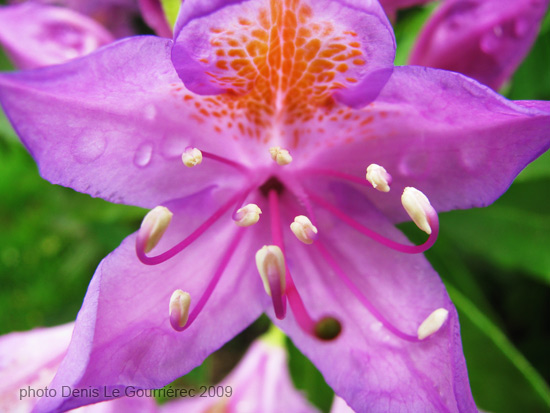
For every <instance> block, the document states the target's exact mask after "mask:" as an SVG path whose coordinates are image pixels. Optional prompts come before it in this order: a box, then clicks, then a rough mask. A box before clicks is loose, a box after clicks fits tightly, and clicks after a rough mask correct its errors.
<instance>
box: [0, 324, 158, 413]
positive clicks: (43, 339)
mask: <svg viewBox="0 0 550 413" xmlns="http://www.w3.org/2000/svg"><path fill="white" fill-rule="evenodd" d="M73 328H74V323H69V324H64V325H62V326H58V327H51V328H38V329H35V330H32V331H25V332H17V333H10V334H7V335H4V336H0V411H2V412H10V413H19V412H20V413H28V412H30V411H31V410H32V409H33V407H34V406H35V404H36V403H37V401H38V400H39V399H40V397H48V396H51V394H52V392H51V390H50V389H49V388H48V387H47V386H48V384H49V383H50V381H51V380H52V378H53V376H54V375H55V372H56V370H57V368H58V367H59V364H60V363H61V360H63V357H64V356H65V353H66V352H67V347H68V346H69V342H70V341H71V335H72V332H73ZM66 391H67V390H66ZM45 393H46V396H43V395H44V394H45ZM76 411H78V412H79V413H86V412H88V413H117V412H134V413H156V412H157V407H156V404H155V400H154V399H151V398H121V399H117V400H114V401H111V402H105V403H99V404H95V405H92V406H85V407H82V408H80V409H77V410H76Z"/></svg>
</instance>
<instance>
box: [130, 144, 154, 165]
mask: <svg viewBox="0 0 550 413" xmlns="http://www.w3.org/2000/svg"><path fill="white" fill-rule="evenodd" d="M152 155H153V145H151V144H150V143H148V142H143V143H142V144H141V145H139V147H138V148H137V150H136V153H135V154H134V164H135V165H136V166H139V167H140V168H143V167H145V166H147V165H149V162H151V157H152Z"/></svg>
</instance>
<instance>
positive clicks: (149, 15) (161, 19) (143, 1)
mask: <svg viewBox="0 0 550 413" xmlns="http://www.w3.org/2000/svg"><path fill="white" fill-rule="evenodd" d="M138 4H139V8H140V10H141V15H142V16H143V19H144V20H145V22H146V23H147V24H148V25H149V27H151V28H152V29H153V30H154V31H155V33H156V34H158V35H159V36H161V37H167V38H172V29H171V28H170V25H169V24H168V20H166V14H164V10H163V9H162V5H161V3H160V0H138Z"/></svg>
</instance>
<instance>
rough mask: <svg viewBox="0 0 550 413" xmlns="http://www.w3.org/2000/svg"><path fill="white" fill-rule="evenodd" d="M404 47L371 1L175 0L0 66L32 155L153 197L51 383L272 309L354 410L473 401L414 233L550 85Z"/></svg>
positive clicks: (78, 180)
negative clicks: (163, 35) (78, 48)
mask: <svg viewBox="0 0 550 413" xmlns="http://www.w3.org/2000/svg"><path fill="white" fill-rule="evenodd" d="M394 52H395V43H394V38H393V33H392V30H391V26H390V25H389V23H388V21H387V19H386V17H385V15H384V13H383V11H382V10H381V8H380V6H379V4H378V3H377V2H362V1H358V0H357V1H356V0H316V1H307V0H285V1H276V0H271V1H269V0H249V1H222V0H217V1H200V0H186V1H185V2H184V3H183V4H182V8H181V10H180V14H179V17H178V23H177V24H176V27H175V37H174V41H172V40H168V39H160V38H155V37H138V38H130V39H126V40H124V41H120V42H117V43H114V44H111V45H109V46H107V47H106V48H103V49H101V50H100V51H98V52H96V53H93V54H91V55H89V56H86V57H84V58H81V59H78V60H74V61H71V62H69V63H67V64H65V65H61V66H56V67H49V68H44V69H40V70H36V71H29V72H21V73H13V74H4V75H1V76H0V101H1V102H2V105H3V107H4V109H5V111H6V113H7V116H8V117H9V119H10V120H11V122H12V123H13V125H14V127H15V128H16V130H17V132H18V133H19V135H20V136H21V138H22V140H23V142H24V143H25V145H26V146H27V148H28V149H29V151H30V152H31V153H32V155H33V156H34V157H35V159H36V160H37V162H38V165H39V168H40V172H41V174H42V176H44V177H45V178H46V179H49V180H50V181H51V182H53V183H56V184H62V185H66V186H70V187H72V188H74V189H76V190H78V191H82V192H86V193H89V194H91V195H93V196H99V197H103V198H105V199H107V200H110V201H114V202H120V203H127V204H132V205H138V206H142V207H146V208H153V209H152V211H151V212H150V213H149V214H147V216H146V217H145V219H144V221H143V224H142V226H141V229H140V230H139V231H138V233H137V234H134V235H131V236H130V237H128V238H127V239H126V240H125V241H124V242H123V243H122V244H121V246H120V247H119V248H117V249H116V250H115V251H114V252H113V253H112V254H110V255H109V256H108V257H107V258H105V259H104V260H103V261H102V263H101V264H100V266H99V267H98V269H97V271H96V274H95V275H94V277H93V279H92V281H91V284H90V286H89V289H88V292H87V295H86V298H85V300H84V303H83V307H82V309H81V311H80V313H79V315H78V319H77V322H76V326H75V332H74V336H73V340H72V342H71V345H70V347H69V350H68V353H67V356H66V358H65V359H64V361H63V363H62V365H61V366H60V368H59V371H58V373H57V375H56V377H55V379H54V380H53V382H52V386H53V388H59V387H60V386H63V385H70V386H72V387H73V388H78V387H87V386H101V388H104V389H108V390H109V391H111V390H112V389H115V388H121V387H122V386H125V385H133V386H139V387H143V388H154V387H161V386H163V385H166V384H167V383H169V382H171V381H172V380H174V379H175V378H177V377H179V376H180V375H182V374H184V373H186V372H188V371H190V370H191V369H192V368H193V367H195V366H197V365H199V364H200V363H201V362H202V361H203V360H204V358H205V357H206V356H207V355H208V354H209V353H211V352H212V351H214V350H216V349H217V348H219V347H220V346H221V345H222V344H223V343H225V342H226V341H227V340H229V339H230V338H231V337H233V336H234V335H235V334H237V333H238V332H239V331H241V330H242V329H243V328H245V327H246V326H247V325H248V324H249V323H251V322H252V321H253V320H255V319H256V318H257V317H258V316H259V315H260V314H261V313H262V312H264V311H266V312H267V314H268V315H269V316H270V317H271V318H272V319H273V320H274V322H275V323H276V324H278V325H279V326H280V327H281V328H282V329H283V330H284V331H285V332H286V333H287V334H288V335H289V336H290V337H291V338H292V340H293V341H294V342H295V344H296V345H297V346H298V347H299V348H300V349H301V350H302V351H303V353H304V354H306V356H308V357H309V358H310V359H311V360H312V361H313V363H314V364H315V365H316V366H317V367H318V368H319V370H320V371H321V372H322V373H323V375H324V377H325V379H326V381H327V383H328V384H329V385H330V386H331V387H332V388H333V389H334V390H335V392H336V393H337V394H338V395H339V396H341V397H342V398H344V399H345V400H346V402H347V403H348V404H349V406H350V407H351V408H353V409H354V410H357V411H397V410H407V411H448V412H456V411H461V412H466V411H476V406H475V404H474V402H473V399H472V396H471V392H470V389H469V384H468V378H467V372H466V366H465V362H464V358H463V355H462V348H461V343H460V333H459V325H458V318H457V314H456V310H455V309H454V307H453V305H452V303H451V301H450V299H449V297H448V295H447V293H446V291H445V288H444V286H443V284H442V283H441V281H440V279H439V277H438V275H437V274H436V273H435V271H434V270H433V269H432V268H431V266H430V265H429V263H428V262H427V261H426V259H425V258H424V257H423V256H422V254H418V253H420V252H422V251H424V250H425V249H426V248H428V247H429V246H430V245H432V244H433V242H434V241H435V238H436V237H437V233H438V219H437V213H436V211H446V210H449V209H453V208H470V207H477V206H485V205H488V204H490V203H491V202H493V201H494V200H495V199H496V198H497V197H499V196H500V195H501V194H502V193H503V192H504V191H505V190H506V188H507V187H508V186H509V185H510V183H511V182H512V180H513V178H514V177H515V176H516V175H517V174H518V173H519V171H520V170H521V169H522V168H523V167H524V166H525V165H526V164H527V163H529V162H530V161H531V160H533V159H534V158H536V157H537V156H538V155H539V154H541V153H542V152H543V151H545V150H546V149H547V148H548V146H549V145H550V136H549V135H548V133H547V131H548V126H549V124H550V104H548V103H547V102H535V101H530V102H510V101H508V100H506V99H504V98H502V97H501V96H499V95H498V94H496V93H494V92H493V91H491V90H490V89H488V88H486V87H485V86H482V85H480V84H478V83H477V82H475V81H473V80H471V79H469V78H466V77H464V76H462V75H459V74H457V73H452V72H446V71H442V70H435V69H427V68H421V67H396V68H393V66H392V62H393V59H394ZM409 217H410V218H412V219H413V220H414V222H415V223H416V224H417V225H418V227H419V228H421V229H422V230H424V231H425V232H426V233H428V234H429V236H428V238H427V241H426V243H425V244H422V245H419V246H414V245H411V244H410V243H409V242H408V241H407V239H406V238H405V237H404V236H403V235H402V234H400V232H399V231H398V230H397V229H396V228H395V227H394V224H395V223H397V222H402V221H404V220H407V219H409ZM291 225H292V226H291ZM105 397H106V396H105V395H104V394H102V395H101V396H100V397H98V398H97V399H96V400H97V401H99V400H102V399H103V398H105ZM84 402H86V401H83V400H80V399H77V398H72V397H67V398H60V397H58V398H56V399H52V398H50V399H42V400H41V401H40V402H39V404H38V405H37V411H51V410H62V409H69V408H73V407H76V406H79V405H80V404H82V403H84Z"/></svg>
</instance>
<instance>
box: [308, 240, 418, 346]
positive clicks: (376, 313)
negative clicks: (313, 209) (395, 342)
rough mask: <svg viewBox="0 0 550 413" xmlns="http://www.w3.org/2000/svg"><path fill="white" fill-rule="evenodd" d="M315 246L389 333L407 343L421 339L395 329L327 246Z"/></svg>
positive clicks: (320, 244) (316, 244)
mask: <svg viewBox="0 0 550 413" xmlns="http://www.w3.org/2000/svg"><path fill="white" fill-rule="evenodd" d="M315 246H316V247H317V249H318V250H319V252H320V253H321V255H322V256H323V258H324V259H325V261H326V262H327V264H328V265H329V266H330V267H331V268H332V270H333V271H334V273H336V275H337V276H338V277H339V278H340V280H342V282H343V283H344V284H345V285H346V287H347V288H348V289H349V290H350V291H351V292H352V293H353V295H355V297H356V298H357V299H358V300H359V301H360V302H361V304H363V306H364V307H365V308H366V309H367V310H368V311H369V312H370V313H371V314H372V315H373V316H374V317H375V318H376V319H378V321H380V322H381V323H382V324H383V325H384V326H385V327H386V328H387V329H388V330H389V331H391V332H392V333H393V334H395V335H396V336H397V337H399V338H402V339H403V340H406V341H411V342H418V341H419V339H418V337H417V336H413V335H410V334H407V333H404V332H402V331H401V330H399V329H398V328H397V327H395V326H394V325H393V324H392V323H390V322H389V321H388V320H387V319H386V318H385V317H384V316H383V315H382V313H380V311H378V309H377V308H376V307H375V306H374V305H373V304H372V303H371V302H370V301H369V300H368V298H367V297H365V296H364V295H363V293H361V291H359V289H358V288H357V287H356V286H355V284H354V283H353V282H352V281H351V280H350V279H349V277H348V276H347V275H346V273H345V272H344V271H343V270H342V269H341V268H340V266H339V265H338V264H337V262H336V260H334V258H332V256H331V255H330V253H329V252H328V250H327V249H326V248H325V246H324V245H323V244H322V243H321V242H319V241H317V242H316V243H315Z"/></svg>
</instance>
